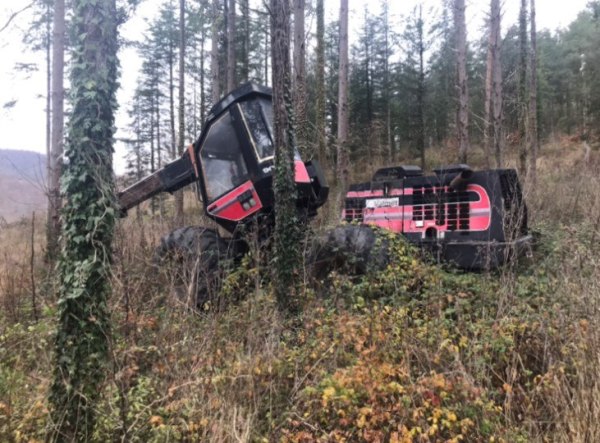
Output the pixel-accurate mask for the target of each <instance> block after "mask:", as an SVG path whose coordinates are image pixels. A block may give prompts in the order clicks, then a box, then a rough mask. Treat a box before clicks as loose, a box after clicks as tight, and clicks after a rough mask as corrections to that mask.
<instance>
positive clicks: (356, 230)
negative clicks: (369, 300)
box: [309, 225, 390, 279]
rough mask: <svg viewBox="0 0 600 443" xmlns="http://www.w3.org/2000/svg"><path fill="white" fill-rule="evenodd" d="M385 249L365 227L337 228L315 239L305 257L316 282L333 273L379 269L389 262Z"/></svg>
mask: <svg viewBox="0 0 600 443" xmlns="http://www.w3.org/2000/svg"><path fill="white" fill-rule="evenodd" d="M389 246H390V245H389V241H388V240H387V239H386V238H385V237H384V236H379V235H377V233H376V231H375V230H374V229H373V228H372V227H370V226H368V225H342V226H337V227H335V228H333V229H331V230H329V231H327V232H325V233H324V234H322V235H321V236H318V237H317V238H316V241H315V243H314V244H313V247H312V248H311V251H310V256H309V263H310V265H311V268H312V275H313V276H314V277H315V278H317V279H320V278H323V277H325V276H327V275H328V274H329V273H330V272H331V271H333V270H337V271H340V272H342V273H344V274H349V275H362V274H366V273H367V272H368V271H370V270H381V269H383V268H385V267H386V266H387V264H388V263H389V261H390V251H389Z"/></svg>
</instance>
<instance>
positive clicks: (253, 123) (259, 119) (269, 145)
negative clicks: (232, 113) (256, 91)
mask: <svg viewBox="0 0 600 443" xmlns="http://www.w3.org/2000/svg"><path fill="white" fill-rule="evenodd" d="M240 108H241V111H242V114H243V116H244V122H245V124H246V127H247V128H248V132H249V133H250V136H251V139H252V144H253V146H254V150H255V151H256V157H257V159H258V161H259V162H262V161H265V160H269V159H271V158H273V155H274V148H273V140H272V139H271V134H272V127H273V109H272V105H271V102H270V101H269V100H265V99H262V98H261V99H258V100H249V101H245V102H242V103H240Z"/></svg>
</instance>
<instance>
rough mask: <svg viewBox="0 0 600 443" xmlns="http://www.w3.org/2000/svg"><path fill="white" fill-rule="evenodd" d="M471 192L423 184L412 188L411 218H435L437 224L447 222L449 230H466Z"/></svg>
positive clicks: (417, 219) (416, 219) (423, 219)
mask: <svg viewBox="0 0 600 443" xmlns="http://www.w3.org/2000/svg"><path fill="white" fill-rule="evenodd" d="M472 194H474V193H473V192H467V191H455V190H454V189H451V188H447V187H443V188H434V187H432V186H427V185H425V186H422V187H418V188H413V220H414V221H425V220H435V223H436V225H439V226H442V225H445V224H446V223H447V226H448V230H449V231H456V230H468V229H469V228H470V217H469V216H470V204H469V202H470V201H472V200H473V195H472Z"/></svg>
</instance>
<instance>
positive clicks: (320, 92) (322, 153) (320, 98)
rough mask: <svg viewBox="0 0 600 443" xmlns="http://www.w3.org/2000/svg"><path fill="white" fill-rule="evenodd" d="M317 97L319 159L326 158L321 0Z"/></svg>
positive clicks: (319, 0)
mask: <svg viewBox="0 0 600 443" xmlns="http://www.w3.org/2000/svg"><path fill="white" fill-rule="evenodd" d="M316 70H317V72H316V80H317V99H316V106H315V108H316V117H315V120H316V126H317V143H318V153H319V154H318V155H319V160H320V161H322V162H323V161H325V159H326V158H327V144H326V139H325V10H324V8H323V0H317V67H316Z"/></svg>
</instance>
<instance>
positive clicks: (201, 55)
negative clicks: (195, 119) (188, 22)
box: [194, 25, 206, 137]
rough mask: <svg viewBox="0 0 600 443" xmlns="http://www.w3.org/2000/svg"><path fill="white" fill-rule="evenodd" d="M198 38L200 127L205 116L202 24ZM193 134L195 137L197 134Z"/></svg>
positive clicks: (203, 37)
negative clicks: (200, 40)
mask: <svg viewBox="0 0 600 443" xmlns="http://www.w3.org/2000/svg"><path fill="white" fill-rule="evenodd" d="M200 38H201V39H202V42H201V43H200V127H201V128H202V125H203V124H204V118H205V116H206V89H205V88H204V78H205V77H204V55H205V54H204V42H205V41H206V31H205V28H204V25H202V32H201V37H200ZM194 136H196V137H197V136H198V134H195V135H194Z"/></svg>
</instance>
